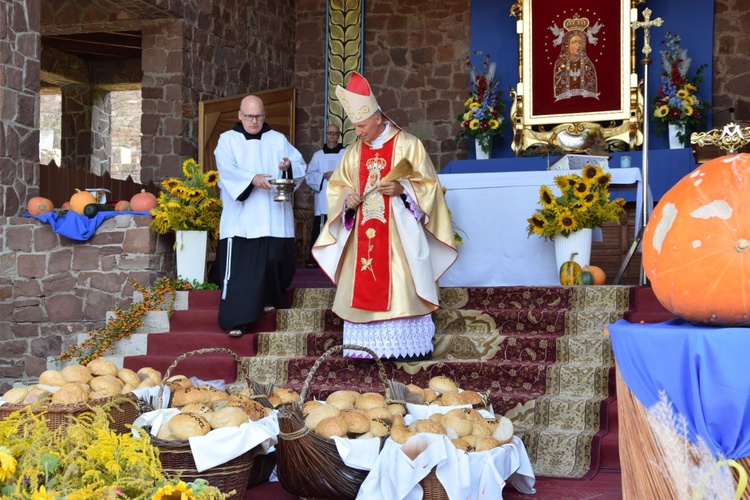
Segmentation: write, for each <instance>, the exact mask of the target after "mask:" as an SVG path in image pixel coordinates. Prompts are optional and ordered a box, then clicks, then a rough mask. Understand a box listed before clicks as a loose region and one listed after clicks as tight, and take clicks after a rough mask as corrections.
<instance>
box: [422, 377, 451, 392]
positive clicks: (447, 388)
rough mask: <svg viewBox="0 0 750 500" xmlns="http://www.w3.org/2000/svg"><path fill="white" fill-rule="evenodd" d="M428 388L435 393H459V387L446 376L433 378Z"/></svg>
mask: <svg viewBox="0 0 750 500" xmlns="http://www.w3.org/2000/svg"><path fill="white" fill-rule="evenodd" d="M427 386H428V387H429V388H430V389H432V390H433V391H435V392H440V393H444V392H457V391H458V386H456V383H455V382H454V381H453V380H452V379H450V378H449V377H446V376H445V375H437V376H435V377H432V378H431V379H430V382H429V383H428V384H427Z"/></svg>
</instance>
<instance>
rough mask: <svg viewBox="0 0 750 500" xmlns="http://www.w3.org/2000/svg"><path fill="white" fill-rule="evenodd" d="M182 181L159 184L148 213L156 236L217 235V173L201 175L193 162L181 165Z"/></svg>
mask: <svg viewBox="0 0 750 500" xmlns="http://www.w3.org/2000/svg"><path fill="white" fill-rule="evenodd" d="M182 172H183V173H184V174H185V178H184V179H177V178H170V179H166V180H164V181H162V183H161V187H162V189H163V191H162V192H161V193H160V194H159V199H158V205H157V206H156V208H154V209H153V210H151V215H152V216H153V220H152V221H151V228H152V229H153V230H154V231H156V232H157V233H159V234H168V233H173V232H176V231H208V232H209V233H211V234H210V236H211V237H212V239H217V238H218V236H219V221H220V220H221V200H220V199H219V196H218V193H217V188H216V185H217V184H218V183H219V172H217V171H216V170H209V171H208V172H203V171H202V170H201V168H200V166H199V165H198V162H196V161H195V160H194V159H192V158H190V159H187V160H185V162H184V163H183V164H182Z"/></svg>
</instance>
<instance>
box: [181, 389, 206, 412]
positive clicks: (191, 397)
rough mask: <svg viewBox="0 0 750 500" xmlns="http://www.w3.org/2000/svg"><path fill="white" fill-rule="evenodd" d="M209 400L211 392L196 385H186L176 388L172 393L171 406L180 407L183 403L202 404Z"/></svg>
mask: <svg viewBox="0 0 750 500" xmlns="http://www.w3.org/2000/svg"><path fill="white" fill-rule="evenodd" d="M210 402H211V393H209V392H208V391H204V390H201V389H198V388H197V387H187V388H184V387H183V388H180V389H176V390H175V391H174V393H173V394H172V406H174V407H175V408H182V407H183V406H185V405H189V404H192V403H199V404H202V405H205V404H209V403H210Z"/></svg>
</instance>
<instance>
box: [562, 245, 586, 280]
mask: <svg viewBox="0 0 750 500" xmlns="http://www.w3.org/2000/svg"><path fill="white" fill-rule="evenodd" d="M576 255H578V252H573V253H571V254H570V260H567V261H565V262H563V263H562V265H561V266H560V284H561V285H577V284H578V280H580V279H581V265H580V264H579V263H578V262H576V261H575V260H573V259H574V258H575V256H576Z"/></svg>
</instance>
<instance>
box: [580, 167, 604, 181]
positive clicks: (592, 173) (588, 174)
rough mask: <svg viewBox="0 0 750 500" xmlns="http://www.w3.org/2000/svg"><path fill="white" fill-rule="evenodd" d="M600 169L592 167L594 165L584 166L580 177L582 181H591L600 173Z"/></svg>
mask: <svg viewBox="0 0 750 500" xmlns="http://www.w3.org/2000/svg"><path fill="white" fill-rule="evenodd" d="M601 171H602V169H601V167H598V166H594V165H586V166H585V167H583V169H582V170H581V177H583V178H584V179H593V178H594V177H596V176H597V175H599V174H600V173H601Z"/></svg>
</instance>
